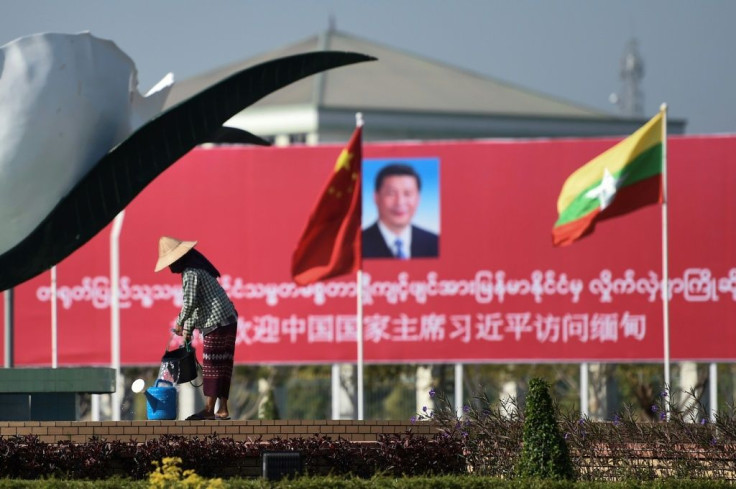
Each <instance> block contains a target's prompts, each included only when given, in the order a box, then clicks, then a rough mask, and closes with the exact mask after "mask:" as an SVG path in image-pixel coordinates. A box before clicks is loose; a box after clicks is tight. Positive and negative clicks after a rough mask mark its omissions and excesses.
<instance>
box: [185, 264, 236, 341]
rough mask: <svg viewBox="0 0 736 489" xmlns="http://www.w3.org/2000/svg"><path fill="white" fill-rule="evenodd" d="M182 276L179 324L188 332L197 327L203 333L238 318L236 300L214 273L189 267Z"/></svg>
mask: <svg viewBox="0 0 736 489" xmlns="http://www.w3.org/2000/svg"><path fill="white" fill-rule="evenodd" d="M181 280H182V299H183V304H182V307H181V312H180V313H179V316H178V317H177V318H176V324H178V325H180V326H182V328H183V329H184V333H185V334H187V333H188V334H190V335H191V333H192V330H193V329H194V328H196V329H198V330H200V331H201V332H202V335H203V336H204V335H206V334H208V333H210V332H211V331H214V330H215V329H217V328H218V327H220V326H227V325H228V324H232V323H234V322H236V321H237V319H238V313H237V311H236V310H235V307H234V306H233V303H232V302H230V299H229V298H228V296H227V294H226V293H225V290H224V289H223V288H222V286H221V285H220V284H219V282H218V281H217V279H215V278H214V277H213V276H212V275H210V274H209V273H207V272H205V271H204V270H201V269H199V268H187V269H185V270H184V272H182V274H181Z"/></svg>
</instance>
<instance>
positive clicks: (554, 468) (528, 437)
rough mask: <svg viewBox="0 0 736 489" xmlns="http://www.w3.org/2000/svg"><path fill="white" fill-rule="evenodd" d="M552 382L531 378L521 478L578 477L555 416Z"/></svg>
mask: <svg viewBox="0 0 736 489" xmlns="http://www.w3.org/2000/svg"><path fill="white" fill-rule="evenodd" d="M555 414H556V413H555V406H554V405H553V403H552V398H551V397H550V395H549V385H548V384H547V382H545V381H544V380H543V379H538V378H535V379H531V381H530V382H529V394H528V395H527V399H526V408H525V410H524V446H523V447H522V450H521V457H520V459H519V464H518V466H517V470H516V472H517V475H518V476H520V477H536V478H543V479H566V480H573V479H575V471H574V469H573V466H572V461H571V460H570V453H569V451H568V449H567V444H566V443H565V440H564V439H563V438H562V436H561V435H560V430H559V427H558V425H557V420H556V417H555Z"/></svg>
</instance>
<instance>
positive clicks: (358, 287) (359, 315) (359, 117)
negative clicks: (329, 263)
mask: <svg viewBox="0 0 736 489" xmlns="http://www.w3.org/2000/svg"><path fill="white" fill-rule="evenodd" d="M355 126H356V127H363V114H362V113H361V112H356V113H355ZM362 144H363V143H362V140H361V145H362ZM362 154H363V152H362V151H361V157H362ZM360 167H361V170H360V171H361V185H362V174H363V162H361V165H360ZM361 213H362V207H361ZM362 252H363V250H362V247H361V253H362ZM358 260H360V262H359V263H360V266H359V267H358V273H357V279H356V280H357V283H356V284H355V298H356V300H355V302H356V305H357V311H356V315H355V319H356V322H357V331H356V336H357V337H356V343H357V344H358V360H357V361H358V365H357V371H356V373H355V375H356V377H357V380H358V382H357V384H358V385H357V391H358V396H357V397H358V400H357V403H358V420H359V421H362V420H363V270H362V268H363V259H362V256H359V257H358Z"/></svg>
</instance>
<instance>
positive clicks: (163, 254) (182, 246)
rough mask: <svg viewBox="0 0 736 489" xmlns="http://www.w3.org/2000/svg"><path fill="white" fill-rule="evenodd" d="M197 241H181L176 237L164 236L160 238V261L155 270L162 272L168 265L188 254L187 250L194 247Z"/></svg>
mask: <svg viewBox="0 0 736 489" xmlns="http://www.w3.org/2000/svg"><path fill="white" fill-rule="evenodd" d="M196 244H197V242H196V241H181V240H178V239H176V238H170V237H168V236H162V237H161V239H159V240H158V261H157V262H156V269H155V270H154V271H156V272H160V271H161V270H163V269H164V268H166V267H168V266H169V265H171V264H172V263H174V262H175V261H176V260H178V259H179V258H181V257H182V256H184V255H186V254H187V251H189V250H191V249H192V248H194V245H196Z"/></svg>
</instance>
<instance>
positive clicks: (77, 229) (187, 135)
mask: <svg viewBox="0 0 736 489" xmlns="http://www.w3.org/2000/svg"><path fill="white" fill-rule="evenodd" d="M372 60H375V58H373V57H371V56H366V55H363V54H358V53H350V52H337V51H319V52H313V53H305V54H298V55H294V56H289V57H284V58H279V59H276V60H273V61H268V62H266V63H262V64H260V65H257V66H253V67H251V68H247V69H245V70H243V71H240V72H238V73H235V74H233V75H231V76H230V77H228V78H226V79H224V80H222V81H220V82H218V83H216V84H215V85H213V86H211V87H209V88H207V89H205V90H203V91H201V92H199V93H198V94H196V95H194V96H192V97H191V98H189V99H187V100H185V101H183V102H181V103H180V104H178V105H175V106H173V107H171V108H169V109H168V110H166V111H165V112H163V113H161V114H160V115H158V116H157V117H155V118H154V119H152V120H150V121H148V122H147V123H146V124H144V125H143V126H141V127H140V128H139V129H138V130H137V131H136V132H134V133H133V134H132V135H130V137H128V138H127V139H125V140H124V141H123V142H122V143H120V144H118V145H117V146H116V147H114V148H113V149H112V150H110V151H109V152H108V153H107V155H105V156H104V157H103V158H102V159H101V160H100V161H99V162H98V163H97V164H96V165H95V166H94V167H93V168H92V169H91V170H90V171H89V172H88V173H87V174H86V175H85V176H84V177H83V178H82V179H81V180H80V181H79V182H78V183H77V184H76V185H75V186H74V188H73V189H72V190H71V192H69V193H68V194H67V195H66V196H65V197H64V198H62V199H61V201H59V203H58V204H57V205H56V207H54V209H53V210H52V211H51V212H50V213H49V214H48V215H47V216H46V218H45V219H43V221H42V222H41V223H39V225H38V226H37V227H36V228H35V229H34V230H33V231H32V232H31V233H30V234H29V235H28V236H26V237H25V238H24V239H23V240H22V241H20V242H19V243H18V244H17V245H16V246H14V247H13V248H11V249H9V250H8V251H7V252H5V253H3V254H2V255H0V290H5V289H8V288H11V287H14V286H15V285H17V284H20V283H22V282H24V281H26V280H28V279H30V278H33V277H34V276H36V275H38V274H39V273H41V272H43V271H45V270H47V269H49V268H51V267H52V266H54V265H55V264H57V263H58V262H60V261H61V260H63V259H64V258H66V257H67V256H69V255H70V254H71V253H72V252H74V251H75V250H77V249H78V248H79V247H80V246H82V245H83V244H85V243H86V242H87V241H89V240H90V239H91V238H92V237H94V236H95V235H96V234H97V233H98V232H99V231H100V230H102V229H103V228H104V227H105V226H106V225H107V224H108V223H109V222H110V221H112V219H113V218H114V217H115V215H117V214H118V212H120V211H121V210H123V209H124V208H125V206H126V205H128V203H130V201H131V200H133V198H134V197H135V196H136V195H138V194H139V193H140V192H141V191H142V190H143V189H144V188H145V187H146V185H148V184H149V183H151V181H153V179H154V178H156V177H157V176H158V175H159V174H161V173H162V172H163V171H164V170H166V169H167V168H168V167H169V166H171V165H172V164H173V163H175V162H176V161H177V160H178V159H179V158H181V157H182V156H184V155H185V154H186V153H187V152H189V151H190V150H191V149H192V148H194V147H195V146H197V145H198V144H201V143H205V142H211V141H213V140H217V138H218V137H224V138H226V139H227V138H231V137H233V136H234V134H235V133H233V132H231V131H227V130H225V131H224V132H223V129H222V125H223V123H224V122H225V121H227V120H228V119H230V118H231V117H232V116H233V115H235V114H236V113H238V112H240V111H242V110H243V109H245V108H246V107H248V106H250V105H252V104H253V103H255V102H256V101H258V100H259V99H261V98H263V97H265V96H266V95H268V94H269V93H271V92H274V91H276V90H278V89H280V88H283V87H285V86H286V85H289V84H290V83H293V82H295V81H297V80H300V79H302V78H305V77H307V76H309V75H313V74H315V73H319V72H322V71H325V70H329V69H331V68H337V67H340V66H345V65H350V64H354V63H360V62H363V61H372ZM243 133H244V134H241V135H240V137H245V138H246V139H250V136H252V139H250V140H249V142H251V143H255V144H263V143H266V142H265V141H263V140H262V139H260V138H258V137H257V136H253V135H250V134H249V133H247V132H245V131H243ZM259 141H260V142H259ZM266 144H267V143H266Z"/></svg>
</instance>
